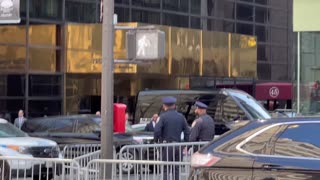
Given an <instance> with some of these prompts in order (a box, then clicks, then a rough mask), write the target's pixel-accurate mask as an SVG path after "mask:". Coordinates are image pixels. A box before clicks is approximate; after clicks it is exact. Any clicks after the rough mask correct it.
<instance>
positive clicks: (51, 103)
mask: <svg viewBox="0 0 320 180" xmlns="http://www.w3.org/2000/svg"><path fill="white" fill-rule="evenodd" d="M61 103H62V101H61V100H30V101H29V117H43V116H54V115H60V114H61Z"/></svg>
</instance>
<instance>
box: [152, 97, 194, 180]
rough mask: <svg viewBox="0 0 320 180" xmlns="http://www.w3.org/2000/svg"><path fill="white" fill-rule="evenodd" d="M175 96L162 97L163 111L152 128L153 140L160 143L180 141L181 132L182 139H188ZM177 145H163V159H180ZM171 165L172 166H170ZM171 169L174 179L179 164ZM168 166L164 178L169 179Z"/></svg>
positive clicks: (183, 118) (185, 123) (187, 132)
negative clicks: (177, 109) (182, 134)
mask: <svg viewBox="0 0 320 180" xmlns="http://www.w3.org/2000/svg"><path fill="white" fill-rule="evenodd" d="M176 101H177V100H176V98H174V97H171V96H169V97H164V98H162V103H163V106H162V107H163V110H164V112H163V113H161V114H160V118H159V121H158V123H157V124H156V126H155V129H154V140H155V142H160V143H162V142H163V143H175V142H181V133H182V132H183V133H184V141H186V142H187V141H188V139H189V135H190V130H189V126H188V124H187V121H186V119H185V117H184V116H183V115H182V114H181V113H178V112H177V111H176V105H175V103H176ZM180 150H181V149H180V148H179V147H176V148H174V147H164V148H163V150H162V160H163V161H180V158H181V154H182V152H180ZM171 167H172V166H171ZM172 170H173V173H172V174H174V180H178V179H179V166H175V167H174V169H172ZM168 171H169V169H168V167H165V168H164V179H165V180H166V179H169V178H168V177H167V176H168V174H169V172H168Z"/></svg>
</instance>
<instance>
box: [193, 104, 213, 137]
mask: <svg viewBox="0 0 320 180" xmlns="http://www.w3.org/2000/svg"><path fill="white" fill-rule="evenodd" d="M195 106H196V110H195V113H196V114H197V115H198V118H197V119H195V120H194V121H193V123H192V125H191V132H190V137H189V141H190V142H195V141H211V140H213V138H214V135H215V124H214V120H213V119H212V118H211V117H210V116H209V115H208V114H207V108H208V106H207V105H206V104H204V103H202V102H200V101H197V102H196V103H195Z"/></svg>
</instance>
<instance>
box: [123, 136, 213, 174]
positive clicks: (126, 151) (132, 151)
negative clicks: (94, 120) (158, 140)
mask: <svg viewBox="0 0 320 180" xmlns="http://www.w3.org/2000/svg"><path fill="white" fill-rule="evenodd" d="M207 143H208V142H187V143H163V144H140V145H126V146H123V147H122V148H121V149H120V151H119V153H118V154H119V155H118V156H119V159H120V160H143V161H164V162H190V160H191V155H192V154H193V153H194V152H196V151H198V150H199V149H200V148H201V147H202V146H203V145H205V144H207ZM169 156H171V157H172V159H173V161H169V159H171V158H168V157H169ZM121 168H122V171H123V172H124V173H127V174H130V173H132V172H133V171H135V170H136V169H137V168H139V170H141V171H154V170H157V169H152V168H153V167H150V166H143V165H142V166H141V167H136V166H134V165H133V164H130V163H129V162H128V163H123V164H122V167H121ZM189 168H190V166H189V165H187V166H185V167H183V166H181V167H180V172H181V173H183V174H189V171H190V169H189Z"/></svg>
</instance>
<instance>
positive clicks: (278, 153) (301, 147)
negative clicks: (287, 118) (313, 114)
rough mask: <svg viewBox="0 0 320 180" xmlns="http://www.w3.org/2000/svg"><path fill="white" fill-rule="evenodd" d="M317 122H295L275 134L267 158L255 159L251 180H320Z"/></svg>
mask: <svg viewBox="0 0 320 180" xmlns="http://www.w3.org/2000/svg"><path fill="white" fill-rule="evenodd" d="M319 132H320V122H300V123H299V122H294V123H289V124H287V125H286V128H285V129H284V131H283V132H280V133H279V134H277V138H276V139H275V141H274V142H273V145H272V146H273V147H272V150H271V151H270V155H262V156H258V157H257V159H256V161H255V162H254V170H253V180H260V179H263V180H317V179H320V133H319Z"/></svg>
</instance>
